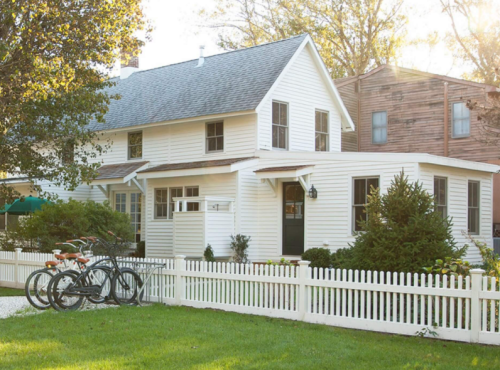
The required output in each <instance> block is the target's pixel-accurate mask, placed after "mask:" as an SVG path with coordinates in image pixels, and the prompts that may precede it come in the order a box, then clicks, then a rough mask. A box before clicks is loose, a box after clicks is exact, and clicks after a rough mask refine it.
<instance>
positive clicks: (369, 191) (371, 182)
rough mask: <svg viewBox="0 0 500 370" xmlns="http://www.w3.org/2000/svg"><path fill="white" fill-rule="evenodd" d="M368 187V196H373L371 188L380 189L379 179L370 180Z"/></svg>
mask: <svg viewBox="0 0 500 370" xmlns="http://www.w3.org/2000/svg"><path fill="white" fill-rule="evenodd" d="M366 185H367V186H366V194H367V195H369V194H371V186H373V188H374V189H378V179H377V178H372V179H368V180H367V184H366Z"/></svg>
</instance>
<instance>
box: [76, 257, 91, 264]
mask: <svg viewBox="0 0 500 370" xmlns="http://www.w3.org/2000/svg"><path fill="white" fill-rule="evenodd" d="M76 260H77V261H78V262H80V263H83V264H85V263H87V262H89V261H90V258H83V257H79V258H77V259H76Z"/></svg>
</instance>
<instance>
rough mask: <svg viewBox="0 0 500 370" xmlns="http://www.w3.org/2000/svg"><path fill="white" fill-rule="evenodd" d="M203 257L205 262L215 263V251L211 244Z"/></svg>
mask: <svg viewBox="0 0 500 370" xmlns="http://www.w3.org/2000/svg"><path fill="white" fill-rule="evenodd" d="M203 257H205V261H207V262H215V256H214V250H213V248H212V246H211V245H210V244H208V245H207V247H206V248H205V252H203Z"/></svg>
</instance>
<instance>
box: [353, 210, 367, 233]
mask: <svg viewBox="0 0 500 370" xmlns="http://www.w3.org/2000/svg"><path fill="white" fill-rule="evenodd" d="M360 220H364V221H366V213H365V207H363V206H355V207H354V231H360V230H361V227H360V226H359V221H360Z"/></svg>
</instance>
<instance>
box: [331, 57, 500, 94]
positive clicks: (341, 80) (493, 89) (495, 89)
mask: <svg viewBox="0 0 500 370" xmlns="http://www.w3.org/2000/svg"><path fill="white" fill-rule="evenodd" d="M384 69H391V70H393V71H394V72H395V73H398V72H404V73H412V74H416V75H420V76H425V77H428V78H437V79H440V80H443V81H447V82H452V83H458V84H464V85H469V86H475V87H480V88H482V89H485V90H486V92H500V89H499V88H498V87H496V86H493V85H488V84H485V83H480V82H474V81H468V80H463V79H460V78H455V77H449V76H444V75H438V74H435V73H429V72H423V71H418V70H416V69H409V68H403V67H397V66H391V65H389V64H384V65H381V66H380V67H377V68H374V69H372V70H371V71H369V72H367V73H365V74H362V75H358V76H351V77H345V78H339V79H337V80H335V85H336V86H337V87H342V86H345V85H348V84H350V83H353V82H355V81H358V80H363V79H365V78H368V77H370V76H372V75H374V74H376V73H378V72H380V71H383V70H384Z"/></svg>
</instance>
